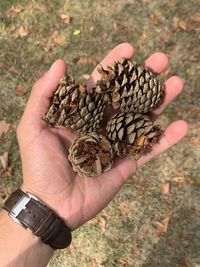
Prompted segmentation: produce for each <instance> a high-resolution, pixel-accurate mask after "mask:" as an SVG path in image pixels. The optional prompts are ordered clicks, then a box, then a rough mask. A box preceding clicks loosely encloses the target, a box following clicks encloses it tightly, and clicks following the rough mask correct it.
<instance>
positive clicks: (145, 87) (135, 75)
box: [97, 59, 164, 113]
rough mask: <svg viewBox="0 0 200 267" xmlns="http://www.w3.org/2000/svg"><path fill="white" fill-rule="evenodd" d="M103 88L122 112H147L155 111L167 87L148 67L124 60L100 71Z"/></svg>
mask: <svg viewBox="0 0 200 267" xmlns="http://www.w3.org/2000/svg"><path fill="white" fill-rule="evenodd" d="M99 73H100V74H101V81H100V82H99V83H98V86H97V87H98V91H99V88H101V90H102V91H104V92H105V94H106V97H105V99H108V103H111V104H112V106H113V108H114V109H120V111H122V112H131V111H132V112H135V113H138V112H140V113H147V112H149V111H151V110H152V109H153V108H155V107H156V106H157V105H158V103H159V102H160V99H161V97H162V95H163V90H164V87H163V85H161V83H160V81H159V80H158V78H157V77H156V75H155V74H154V73H153V72H152V71H150V70H149V69H147V68H144V67H143V66H140V65H138V64H136V63H135V62H131V61H130V60H126V59H124V60H123V61H118V62H115V63H114V65H112V66H109V67H108V70H107V71H106V70H104V69H103V68H102V67H101V69H100V68H99Z"/></svg>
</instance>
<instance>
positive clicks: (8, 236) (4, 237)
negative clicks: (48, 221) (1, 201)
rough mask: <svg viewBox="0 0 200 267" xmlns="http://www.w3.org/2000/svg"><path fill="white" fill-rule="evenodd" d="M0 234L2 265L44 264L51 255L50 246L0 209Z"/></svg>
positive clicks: (0, 259)
mask: <svg viewBox="0 0 200 267" xmlns="http://www.w3.org/2000/svg"><path fill="white" fill-rule="evenodd" d="M0 236H1V239H0V251H1V253H0V262H1V266H2V267H4V266H20V267H21V266H30V267H31V266H46V264H47V263H48V261H49V260H50V258H51V257H52V255H53V249H52V248H51V247H49V246H48V245H46V244H44V243H43V242H42V241H41V240H40V239H39V238H38V237H37V236H35V235H33V234H32V232H31V231H29V230H27V229H25V228H23V227H22V226H21V225H19V224H17V223H16V222H15V221H14V220H13V219H12V218H11V217H10V216H9V215H8V212H7V211H5V210H1V211H0ZM11 252H12V253H11Z"/></svg>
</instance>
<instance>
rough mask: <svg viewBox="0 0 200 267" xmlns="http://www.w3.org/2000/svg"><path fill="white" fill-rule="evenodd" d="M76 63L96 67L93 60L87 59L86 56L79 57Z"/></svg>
mask: <svg viewBox="0 0 200 267" xmlns="http://www.w3.org/2000/svg"><path fill="white" fill-rule="evenodd" d="M78 63H79V64H83V65H88V64H91V65H96V64H97V62H96V61H95V60H94V59H92V58H90V57H87V56H80V57H79V58H78Z"/></svg>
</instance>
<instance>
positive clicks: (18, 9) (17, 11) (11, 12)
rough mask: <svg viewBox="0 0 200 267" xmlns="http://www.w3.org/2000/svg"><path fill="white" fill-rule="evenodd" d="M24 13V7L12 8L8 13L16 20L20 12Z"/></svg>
mask: <svg viewBox="0 0 200 267" xmlns="http://www.w3.org/2000/svg"><path fill="white" fill-rule="evenodd" d="M21 11H22V7H20V6H18V7H15V6H12V7H11V8H10V9H9V10H8V12H9V17H11V18H14V17H16V16H17V14H19V13H20V12H21Z"/></svg>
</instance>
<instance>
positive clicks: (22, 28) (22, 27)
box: [18, 26, 29, 37]
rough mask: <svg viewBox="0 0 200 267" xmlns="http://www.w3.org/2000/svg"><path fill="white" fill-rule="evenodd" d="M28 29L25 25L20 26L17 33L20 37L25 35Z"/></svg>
mask: <svg viewBox="0 0 200 267" xmlns="http://www.w3.org/2000/svg"><path fill="white" fill-rule="evenodd" d="M28 33H29V32H28V29H27V27H24V26H21V27H20V28H19V30H18V35H19V36H20V37H25V36H27V35H28Z"/></svg>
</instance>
